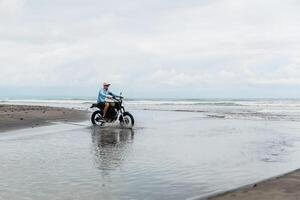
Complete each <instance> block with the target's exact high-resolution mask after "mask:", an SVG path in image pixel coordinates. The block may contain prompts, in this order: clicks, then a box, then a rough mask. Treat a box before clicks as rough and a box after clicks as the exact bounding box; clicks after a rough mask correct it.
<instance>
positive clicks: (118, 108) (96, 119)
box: [91, 96, 134, 127]
mask: <svg viewBox="0 0 300 200" xmlns="http://www.w3.org/2000/svg"><path fill="white" fill-rule="evenodd" d="M112 100H113V103H114V104H115V105H114V106H109V109H108V111H107V113H106V116H105V119H103V110H104V106H105V105H104V104H92V106H91V108H97V110H96V111H95V112H93V114H92V116H91V121H92V123H93V124H94V125H99V126H103V125H104V124H105V123H114V122H116V121H117V120H119V122H120V124H121V126H125V127H133V125H134V118H133V116H132V114H130V113H129V112H127V111H126V110H125V108H124V106H123V97H122V96H116V97H112Z"/></svg>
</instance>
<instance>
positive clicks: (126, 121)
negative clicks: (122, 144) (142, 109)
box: [122, 112, 134, 127]
mask: <svg viewBox="0 0 300 200" xmlns="http://www.w3.org/2000/svg"><path fill="white" fill-rule="evenodd" d="M122 124H123V125H125V126H127V127H133V126H134V118H133V116H132V114H130V113H129V112H124V113H123V122H122Z"/></svg>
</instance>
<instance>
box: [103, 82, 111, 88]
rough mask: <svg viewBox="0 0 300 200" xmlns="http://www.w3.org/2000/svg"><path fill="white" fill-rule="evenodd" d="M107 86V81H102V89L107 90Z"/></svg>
mask: <svg viewBox="0 0 300 200" xmlns="http://www.w3.org/2000/svg"><path fill="white" fill-rule="evenodd" d="M109 86H110V84H109V83H107V82H104V83H103V89H105V90H108V88H109Z"/></svg>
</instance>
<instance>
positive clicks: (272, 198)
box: [204, 170, 300, 200]
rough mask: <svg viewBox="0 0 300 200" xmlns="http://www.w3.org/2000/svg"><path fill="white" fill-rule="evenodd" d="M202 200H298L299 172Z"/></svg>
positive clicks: (299, 195) (299, 193) (299, 188)
mask: <svg viewBox="0 0 300 200" xmlns="http://www.w3.org/2000/svg"><path fill="white" fill-rule="evenodd" d="M204 199H209V200H260V199H262V200H298V199H300V170H296V171H293V172H291V173H288V174H285V175H282V176H278V177H276V178H272V179H268V180H266V181H263V182H260V183H257V184H253V185H250V186H246V187H242V188H240V189H236V190H233V191H230V192H226V193H223V194H220V195H217V196H213V197H209V198H204Z"/></svg>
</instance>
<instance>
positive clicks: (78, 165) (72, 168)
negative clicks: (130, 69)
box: [0, 100, 300, 200]
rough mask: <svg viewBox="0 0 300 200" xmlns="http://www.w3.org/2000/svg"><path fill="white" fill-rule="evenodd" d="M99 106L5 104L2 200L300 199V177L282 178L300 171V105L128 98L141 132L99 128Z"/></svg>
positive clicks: (1, 137)
mask: <svg viewBox="0 0 300 200" xmlns="http://www.w3.org/2000/svg"><path fill="white" fill-rule="evenodd" d="M91 103H92V102H88V101H87V100H83V101H77V100H76V101H66V100H62V101H59V100H58V101H52V100H51V101H40V102H39V101H32V102H30V101H10V102H4V103H2V104H1V105H0V111H1V112H0V113H1V116H2V118H1V134H0V144H1V145H0V162H1V163H3V165H0V176H1V180H0V190H1V191H0V199H21V200H22V199H24V200H25V199H33V200H35V199H36V200H38V199H45V200H51V199H73V200H81V199H87V200H96V199H99V197H101V198H103V199H107V200H114V199H125V200H127V199H128V200H129V199H130V200H131V199H175V200H181V199H207V198H208V197H209V198H211V199H214V198H216V199H246V200H248V199H254V198H255V199H271V198H272V199H276V198H277V199H288V200H289V199H291V200H294V199H296V197H297V196H298V194H299V192H298V190H297V189H298V188H299V182H298V181H299V172H298V171H297V172H294V173H292V174H288V175H284V176H283V177H280V178H272V177H278V176H281V175H282V174H286V173H287V172H290V171H293V170H296V169H298V168H299V166H300V159H299V158H300V136H299V130H300V122H299V120H298V118H299V115H298V111H299V106H298V105H299V103H298V102H294V101H288V102H282V101H272V102H271V101H263V102H262V101H246V102H244V101H239V102H237V101H230V102H228V101H196V102H194V101H128V102H125V105H126V106H125V107H126V109H128V111H130V112H131V113H132V114H133V116H134V117H135V119H136V125H135V127H133V128H132V129H124V128H122V127H120V126H119V125H118V124H107V125H105V126H104V127H101V128H100V127H97V126H93V125H92V124H91V122H90V121H89V116H90V114H91V112H92V111H93V110H91V109H89V105H90V104H91ZM24 104H25V105H24ZM297 109H298V110H297ZM21 118H23V119H22V120H21ZM48 125H51V126H48ZM32 127H34V128H32ZM270 178H272V179H270ZM269 179H270V180H269ZM265 180H267V181H265ZM255 184H256V185H255ZM253 185H255V187H253ZM245 186H246V187H245ZM237 188H238V189H237ZM279 188H280V189H279ZM226 191H231V192H229V193H225V194H224V192H226ZM216 194H219V195H218V196H215V195H216Z"/></svg>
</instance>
